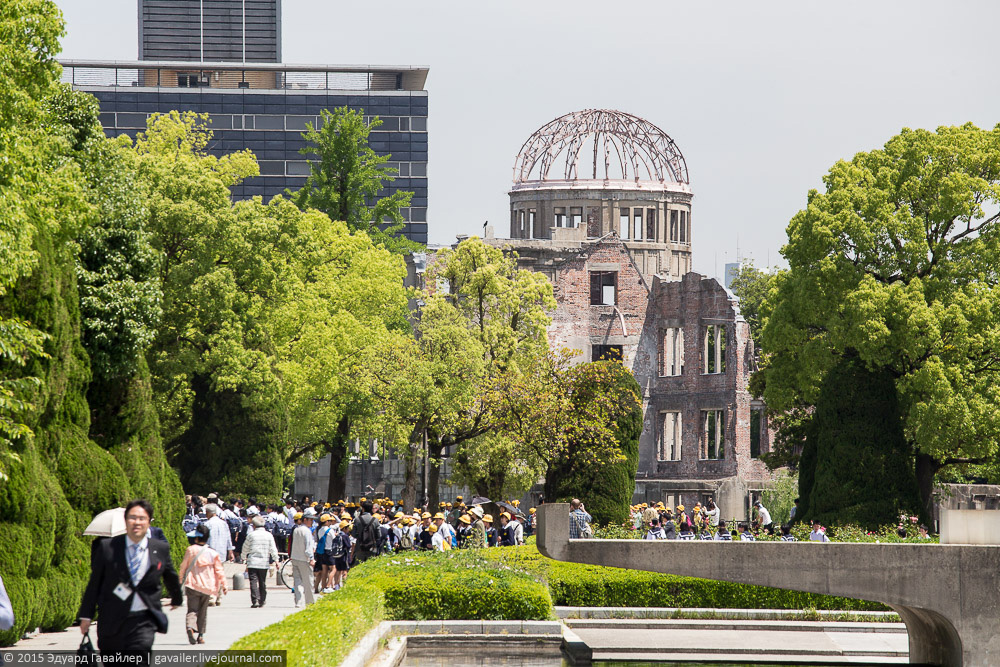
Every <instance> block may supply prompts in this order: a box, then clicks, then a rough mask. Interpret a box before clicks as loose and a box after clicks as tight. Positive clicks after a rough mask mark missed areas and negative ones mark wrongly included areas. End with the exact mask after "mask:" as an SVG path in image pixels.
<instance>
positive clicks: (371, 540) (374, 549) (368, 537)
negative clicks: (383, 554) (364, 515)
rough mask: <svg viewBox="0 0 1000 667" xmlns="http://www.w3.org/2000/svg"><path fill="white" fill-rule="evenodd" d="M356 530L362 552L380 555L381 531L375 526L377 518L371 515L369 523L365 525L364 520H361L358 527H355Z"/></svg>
mask: <svg viewBox="0 0 1000 667" xmlns="http://www.w3.org/2000/svg"><path fill="white" fill-rule="evenodd" d="M359 529H360V530H359ZM354 530H355V531H356V533H357V538H358V548H359V549H361V550H362V551H367V552H369V553H372V554H376V555H378V547H379V541H380V537H381V536H380V535H379V533H380V531H379V529H378V526H376V525H375V517H373V516H372V515H371V514H369V515H368V522H367V523H365V522H364V520H363V519H362V520H359V521H358V523H357V525H355V527H354Z"/></svg>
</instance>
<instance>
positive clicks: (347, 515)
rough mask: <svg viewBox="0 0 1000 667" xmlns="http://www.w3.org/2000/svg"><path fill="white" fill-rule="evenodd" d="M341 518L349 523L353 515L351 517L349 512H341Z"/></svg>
mask: <svg viewBox="0 0 1000 667" xmlns="http://www.w3.org/2000/svg"><path fill="white" fill-rule="evenodd" d="M340 518H341V519H347V520H348V521H350V519H351V515H350V514H348V513H347V512H341V513H340Z"/></svg>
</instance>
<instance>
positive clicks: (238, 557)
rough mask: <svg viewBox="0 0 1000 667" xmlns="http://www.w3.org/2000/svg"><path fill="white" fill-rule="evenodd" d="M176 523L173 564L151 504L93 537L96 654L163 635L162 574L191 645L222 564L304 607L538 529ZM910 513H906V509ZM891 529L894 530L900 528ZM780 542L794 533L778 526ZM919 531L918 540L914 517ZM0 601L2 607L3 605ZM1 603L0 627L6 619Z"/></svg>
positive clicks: (332, 511) (816, 528) (255, 507)
mask: <svg viewBox="0 0 1000 667" xmlns="http://www.w3.org/2000/svg"><path fill="white" fill-rule="evenodd" d="M187 502H188V511H187V514H186V516H185V518H184V529H185V531H186V533H187V537H188V540H189V542H190V544H189V546H188V548H187V550H186V551H185V553H184V558H183V561H182V562H181V565H180V572H179V574H178V572H177V571H176V570H174V568H173V565H172V563H171V560H170V545H169V544H168V543H167V541H166V538H165V536H164V534H163V532H162V531H161V530H159V529H157V528H155V527H152V526H151V522H152V520H153V507H152V505H151V504H150V503H149V502H147V501H145V500H135V501H132V502H131V503H129V504H128V505H127V506H126V508H125V513H124V518H125V529H126V533H125V534H124V535H118V536H116V537H109V538H103V539H98V540H95V542H94V545H93V549H92V553H91V576H90V581H89V582H88V584H87V588H86V590H85V592H84V596H83V600H82V602H81V605H80V611H79V613H78V618H79V621H80V630H81V632H82V633H83V634H84V636H85V640H84V641H85V642H88V641H89V635H88V631H89V628H90V625H91V619H93V618H94V617H95V614H96V612H97V611H98V610H99V611H100V614H101V622H100V623H99V624H98V646H99V648H100V650H101V652H102V653H127V654H135V655H140V656H141V655H148V651H149V650H150V648H151V647H152V644H153V635H154V634H155V633H157V632H161V633H162V632H166V627H167V618H166V615H165V614H163V612H162V609H161V596H160V591H161V588H160V587H161V580H162V582H163V585H165V586H166V588H167V592H168V593H169V605H170V608H171V609H173V608H176V607H179V606H180V605H181V604H182V603H183V597H184V595H183V594H184V593H186V595H187V615H186V619H185V621H186V631H187V636H188V640H189V641H190V642H191V643H192V644H196V643H205V639H204V635H205V631H206V619H207V610H208V608H209V607H211V606H213V605H216V606H217V605H220V604H221V603H222V597H223V596H224V595H225V594H226V592H227V585H226V575H225V570H224V568H223V563H224V562H225V561H232V562H236V563H244V564H245V565H246V575H247V579H248V580H249V584H250V597H251V607H253V608H260V607H263V606H265V604H266V603H267V587H266V580H267V577H268V575H269V571H270V570H271V568H273V567H275V566H276V565H277V564H278V563H279V562H280V561H281V560H282V558H285V557H287V558H288V559H289V560H290V561H291V570H292V578H293V583H294V585H293V594H294V601H295V606H296V607H301V606H302V605H303V602H304V603H305V604H306V605H308V604H312V603H313V601H314V600H315V595H317V594H327V593H333V592H335V591H337V590H338V589H340V588H341V587H342V586H343V584H344V580H345V578H346V577H347V575H348V573H349V571H350V569H351V568H352V567H353V566H354V565H356V564H359V563H363V562H365V561H366V560H368V559H370V558H373V557H375V556H378V555H381V554H385V553H392V552H400V551H404V552H405V551H413V550H425V551H449V550H451V549H462V548H468V549H481V548H490V547H502V546H517V545H520V544H524V540H525V538H526V537H528V536H531V535H532V534H533V533H534V532H535V530H536V528H537V520H536V510H535V508H533V507H532V508H530V509H529V510H528V511H527V512H522V511H521V510H520V507H519V502H518V501H516V500H513V501H511V502H509V503H506V502H501V503H495V504H491V505H496V506H497V507H499V509H500V511H499V514H498V520H497V521H494V517H493V516H492V515H491V514H489V513H487V512H486V511H485V510H484V508H483V504H485V503H483V504H470V505H468V506H467V505H466V504H465V503H464V502H463V499H462V496H458V497H457V498H456V499H455V501H454V502H442V503H440V505H439V507H438V508H437V510H438V511H437V512H435V513H433V514H432V513H431V511H430V509H429V508H427V507H426V506H425V507H423V508H414V509H412V510H411V511H409V512H407V511H406V510H405V508H404V507H403V505H402V502H401V501H394V500H392V499H390V498H373V499H371V500H369V499H367V498H362V499H361V500H360V502H357V503H354V502H344V501H343V500H340V501H337V502H332V503H331V502H321V501H312V500H310V499H309V498H308V497H307V498H305V499H303V500H302V501H295V500H291V499H289V500H287V501H285V502H284V503H282V504H278V505H268V504H263V503H257V502H256V501H255V500H253V499H250V500H247V501H243V500H241V499H238V498H232V499H230V500H229V501H228V502H223V501H222V500H220V498H219V497H218V494H210V495H209V496H208V497H204V498H203V497H199V496H188V498H187ZM754 510H755V511H754V517H755V518H754V520H753V521H752V522H737V524H736V526H735V527H734V528H732V529H730V527H729V525H728V524H727V522H726V521H724V520H722V519H721V517H720V511H719V508H718V507H717V506H716V504H715V503H714V502H713V501H712V500H711V499H709V500H708V502H707V503H706V504H705V505H704V506H703V505H702V504H701V503H700V502H699V503H696V504H695V505H694V507H692V509H691V512H690V513H689V512H688V511H687V509H686V508H685V507H684V505H677V507H675V508H671V507H668V506H666V505H665V504H664V503H662V502H660V503H656V504H655V505H652V506H650V505H647V504H645V503H643V504H640V505H635V506H633V507H632V509H631V519H632V527H633V528H634V529H636V530H643V531H644V538H645V539H649V540H660V539H678V540H696V539H700V540H722V541H726V540H729V541H732V540H740V541H754V540H755V539H756V538H755V533H760V532H764V533H773V532H774V530H775V527H774V523H773V521H772V520H771V515H770V513H769V512H768V510H767V509H766V508H765V507H764V506H763V504H762V503H761V502H759V501H758V502H756V503H755V505H754ZM569 519H570V522H569V524H570V525H569V532H570V535H569V536H570V539H586V538H592V537H594V530H593V528H592V527H591V524H592V523H593V518H592V516H591V515H590V514H589V513H588V512H587V510H586V507H585V506H584V504H583V503H582V502H581V501H580V500H578V499H573V501H572V502H571V503H570V513H569ZM912 519H914V520H915V517H913V518H912ZM899 530H901V531H905V527H904V526H903V525H900V528H899ZM780 532H781V539H782V540H785V541H795V539H796V538H795V537H794V536H792V535H791V532H790V527H789V525H788V524H786V525H783V526H781V527H780ZM920 536H921V538H923V539H928V534H927V529H926V528H925V527H924V526H920ZM809 540H811V541H818V542H828V541H829V539H828V538H827V536H826V532H825V530H824V529H823V527H822V526H821V525H820V524H819V522H818V521H814V522H812V531H811V532H810V533H809ZM2 597H4V596H3V595H2V584H0V598H2ZM8 607H9V605H8ZM4 609H5V607H4V606H3V605H2V604H0V628H2V627H3V626H4V625H7V626H8V627H9V619H7V618H5V617H4V614H3V611H4Z"/></svg>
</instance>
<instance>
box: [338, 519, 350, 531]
mask: <svg viewBox="0 0 1000 667" xmlns="http://www.w3.org/2000/svg"><path fill="white" fill-rule="evenodd" d="M350 525H351V522H350V521H347V520H346V519H345V520H344V521H341V522H340V529H341V530H344V529H345V528H347V527H348V526H350Z"/></svg>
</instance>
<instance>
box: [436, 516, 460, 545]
mask: <svg viewBox="0 0 1000 667" xmlns="http://www.w3.org/2000/svg"><path fill="white" fill-rule="evenodd" d="M434 525H436V526H437V529H438V533H439V534H440V535H441V539H442V541H447V542H448V546H449V547H451V546H452V545H454V544H455V543H454V542H453V541H452V538H453V537H455V529H454V528H452V527H451V524H449V523H448V522H447V521H445V518H444V514H442V513H440V512H438V513H437V514H435V515H434Z"/></svg>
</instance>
